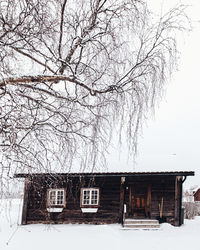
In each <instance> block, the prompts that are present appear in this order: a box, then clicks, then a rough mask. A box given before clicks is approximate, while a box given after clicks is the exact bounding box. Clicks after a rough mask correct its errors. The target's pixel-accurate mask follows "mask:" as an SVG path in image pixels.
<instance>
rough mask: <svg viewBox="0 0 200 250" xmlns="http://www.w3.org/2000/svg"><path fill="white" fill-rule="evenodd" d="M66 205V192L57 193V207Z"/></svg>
mask: <svg viewBox="0 0 200 250" xmlns="http://www.w3.org/2000/svg"><path fill="white" fill-rule="evenodd" d="M63 203H64V191H63V190H59V191H57V205H62V204H63Z"/></svg>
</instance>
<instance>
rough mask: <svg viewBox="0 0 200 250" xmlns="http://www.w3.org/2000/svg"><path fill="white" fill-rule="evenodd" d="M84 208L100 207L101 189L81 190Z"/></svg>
mask: <svg viewBox="0 0 200 250" xmlns="http://www.w3.org/2000/svg"><path fill="white" fill-rule="evenodd" d="M81 205H82V206H98V205H99V188H82V189H81Z"/></svg>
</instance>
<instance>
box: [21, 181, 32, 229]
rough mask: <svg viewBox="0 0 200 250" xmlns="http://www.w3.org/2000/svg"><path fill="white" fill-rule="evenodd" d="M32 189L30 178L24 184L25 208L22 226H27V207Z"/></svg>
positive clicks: (23, 209)
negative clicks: (30, 188)
mask: <svg viewBox="0 0 200 250" xmlns="http://www.w3.org/2000/svg"><path fill="white" fill-rule="evenodd" d="M29 187H30V180H29V178H28V177H27V178H25V182H24V201H23V208H22V222H21V223H22V225H26V224H27V205H28V192H29Z"/></svg>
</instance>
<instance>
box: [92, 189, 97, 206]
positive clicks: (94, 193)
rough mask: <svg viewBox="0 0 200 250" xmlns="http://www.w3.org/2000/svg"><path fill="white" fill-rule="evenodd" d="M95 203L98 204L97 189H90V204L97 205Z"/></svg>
mask: <svg viewBox="0 0 200 250" xmlns="http://www.w3.org/2000/svg"><path fill="white" fill-rule="evenodd" d="M97 204H98V191H97V190H92V197H91V205H97Z"/></svg>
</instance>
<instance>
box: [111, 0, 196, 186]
mask: <svg viewBox="0 0 200 250" xmlns="http://www.w3.org/2000/svg"><path fill="white" fill-rule="evenodd" d="M147 2H148V3H149V4H150V6H151V7H152V8H153V9H154V10H156V11H158V12H160V10H161V9H164V10H165V9H167V8H169V7H170V6H171V7H173V6H174V5H175V4H176V3H184V4H189V5H191V6H190V7H188V15H189V17H190V18H191V19H192V25H193V31H192V32H191V33H190V34H188V36H185V39H184V40H183V41H181V42H180V47H179V50H180V52H181V60H180V63H179V70H178V72H176V73H175V74H174V76H173V79H172V80H171V81H170V82H169V83H168V87H167V91H166V94H165V96H164V99H163V100H162V102H161V103H160V106H159V107H158V108H157V109H156V112H155V117H154V118H152V119H149V120H148V122H147V126H146V127H145V128H144V129H143V134H142V137H140V138H139V148H138V157H137V158H136V164H133V162H132V161H131V160H130V161H129V162H128V163H127V162H126V160H125V159H126V157H124V155H125V152H123V153H122V154H121V159H120V160H119V159H118V157H116V158H114V159H113V160H112V165H113V164H114V165H115V166H116V165H117V166H118V169H119V168H120V170H129V171H130V170H134V171H174V170H179V171H186V170H189V171H190V170H194V171H195V175H196V176H195V177H188V179H187V181H186V186H187V187H189V186H191V185H195V184H198V185H199V186H200V76H199V74H200V63H199V61H200V15H199V13H200V1H199V0H190V1H188V0H183V1H169V0H162V1H161V0H147ZM161 6H162V7H161ZM122 166H123V167H122ZM124 166H126V167H125V169H124Z"/></svg>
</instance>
